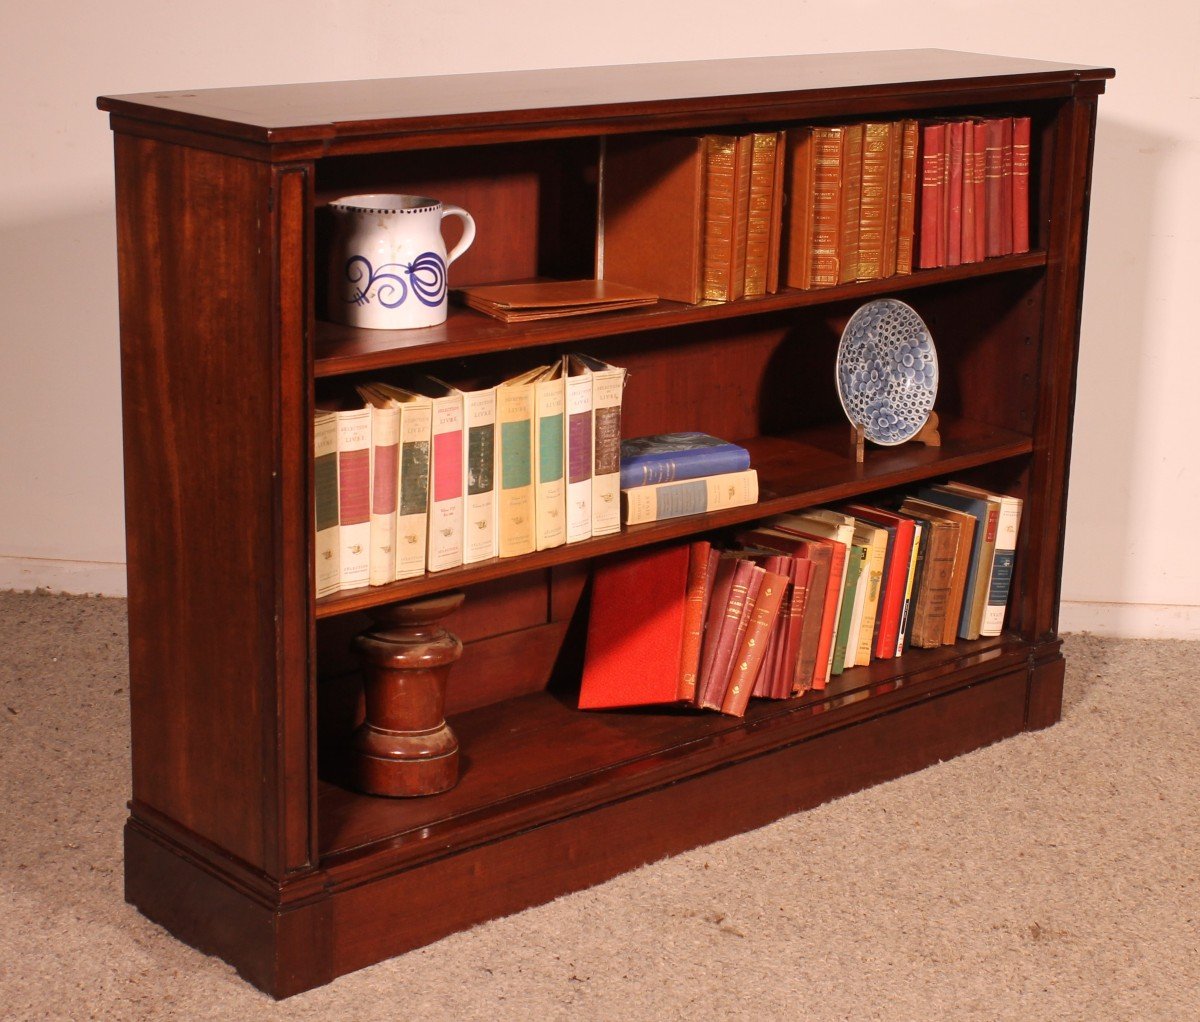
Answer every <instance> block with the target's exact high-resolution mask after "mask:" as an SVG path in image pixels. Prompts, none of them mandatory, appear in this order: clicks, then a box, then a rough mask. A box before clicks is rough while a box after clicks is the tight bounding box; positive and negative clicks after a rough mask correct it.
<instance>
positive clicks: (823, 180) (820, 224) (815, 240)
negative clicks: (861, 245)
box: [809, 126, 858, 287]
mask: <svg viewBox="0 0 1200 1022" xmlns="http://www.w3.org/2000/svg"><path fill="white" fill-rule="evenodd" d="M812 145H813V201H812V210H813V211H812V217H813V221H812V241H811V245H810V248H809V258H810V260H811V261H812V268H811V271H810V273H811V283H810V286H811V287H832V286H833V285H834V284H836V283H837V282H838V259H839V254H840V252H841V242H842V184H843V181H842V163H843V161H844V158H845V152H846V129H845V128H843V127H836V126H834V127H816V128H813V129H812ZM854 222H855V237H856V238H857V236H858V235H857V225H858V219H857V217H855V221H854Z"/></svg>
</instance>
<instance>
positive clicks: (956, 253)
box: [945, 121, 965, 266]
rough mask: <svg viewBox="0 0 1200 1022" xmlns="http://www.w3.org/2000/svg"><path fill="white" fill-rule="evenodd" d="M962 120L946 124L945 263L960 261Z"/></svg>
mask: <svg viewBox="0 0 1200 1022" xmlns="http://www.w3.org/2000/svg"><path fill="white" fill-rule="evenodd" d="M964 127H965V125H964V124H963V122H962V121H951V122H950V123H949V124H947V125H946V138H947V140H948V141H949V147H948V152H947V158H946V188H947V195H946V225H945V232H946V264H945V265H947V266H958V265H959V264H960V263H962V261H963V258H962V236H963V226H962V210H963V128H964Z"/></svg>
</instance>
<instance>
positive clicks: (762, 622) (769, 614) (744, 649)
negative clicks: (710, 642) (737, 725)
mask: <svg viewBox="0 0 1200 1022" xmlns="http://www.w3.org/2000/svg"><path fill="white" fill-rule="evenodd" d="M757 582H758V585H757V586H755V585H754V583H753V582H752V583H751V588H752V591H753V597H754V599H753V601H752V602H747V604H746V607H747V611H746V613H745V614H743V615H742V620H743V622H744V624H743V626H742V627H741V628H739V629H738V632H739V640H738V647H737V655H736V656H735V657H734V658H733V663H732V664H731V665H730V671H729V684H728V686H727V687H726V689H725V698H724V699H722V701H721V712H722V713H727V714H729V715H730V716H733V717H741V716H744V715H745V713H746V707H747V706H748V705H749V704H750V696H751V694H752V693H753V691H754V685H755V682H756V681H757V680H758V675H759V673H760V672H761V671H762V669H763V667H764V666H765V662H764V660H763V656H764V654H765V653H766V649H767V646H768V645H769V642H770V636H771V632H772V631H773V630H774V628H775V622H776V621H778V620H779V608H780V606H781V605H782V602H783V596H784V593H785V592H786V591H787V587H788V578H787V576H785V575H779V574H776V573H775V572H773V571H766V570H764V569H762V568H759V569H758V577H757Z"/></svg>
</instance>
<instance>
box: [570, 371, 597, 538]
mask: <svg viewBox="0 0 1200 1022" xmlns="http://www.w3.org/2000/svg"><path fill="white" fill-rule="evenodd" d="M566 380H567V409H566V414H567V455H566V471H567V542H568V543H578V542H579V541H580V540H584V539H591V537H592V436H593V429H594V424H593V422H592V380H591V377H590V376H589V375H588V374H587V373H581V374H579V375H577V376H568V377H567V378H566Z"/></svg>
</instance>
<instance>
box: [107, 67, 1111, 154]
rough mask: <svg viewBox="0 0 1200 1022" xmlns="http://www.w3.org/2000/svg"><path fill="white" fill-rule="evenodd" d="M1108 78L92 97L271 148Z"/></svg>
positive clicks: (654, 82) (912, 73)
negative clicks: (828, 97)
mask: <svg viewBox="0 0 1200 1022" xmlns="http://www.w3.org/2000/svg"><path fill="white" fill-rule="evenodd" d="M1113 74H1114V72H1113V70H1112V69H1111V68H1103V67H1092V66H1088V65H1081V64H1069V63H1068V64H1061V63H1055V62H1051V61H1044V60H1032V59H1026V58H1018V57H1000V56H992V55H989V54H981V53H964V52H959V51H954V50H934V49H928V50H884V51H873V52H871V51H868V52H861V53H830V54H810V55H802V56H787V57H749V58H740V59H734V60H707V61H679V62H675V63H666V64H626V65H617V66H607V67H581V68H563V69H557V70H542V71H502V72H493V73H486V74H463V75H441V76H433V77H424V78H381V79H367V80H362V81H345V82H318V83H308V84H295V85H263V86H245V87H240V88H223V89H204V90H195V91H183V92H161V93H139V94H132V95H124V96H101V97H99V99H98V100H97V105H98V106H99V107H100V109H102V110H107V111H110V112H111V113H113V114H114V115H117V116H123V117H129V118H134V119H136V120H139V121H148V122H157V123H161V124H166V125H173V126H175V127H182V128H187V129H191V130H196V131H202V132H205V133H208V134H213V135H218V136H225V137H228V138H234V139H242V140H245V141H250V142H259V143H269V144H279V143H297V142H317V141H322V140H330V139H338V138H347V137H354V136H361V135H376V136H377V135H380V134H388V135H401V134H406V133H416V132H429V131H441V132H445V131H470V130H472V129H475V130H478V129H486V128H492V129H495V128H496V127H497V126H513V127H517V126H526V127H528V126H532V125H536V124H539V123H548V122H559V123H561V122H572V121H574V122H603V121H605V119H611V118H614V117H631V116H633V117H652V116H654V115H655V114H656V113H664V112H666V111H668V110H670V111H671V112H678V111H680V110H690V111H693V112H695V113H706V114H711V115H712V116H714V117H718V118H719V117H720V116H721V115H722V114H727V115H728V116H729V117H730V119H731V120H734V119H737V117H738V116H739V115H741V116H745V114H746V112H747V111H749V110H750V109H751V108H757V109H759V110H763V109H765V108H769V107H771V106H780V107H783V106H786V104H787V103H788V101H792V102H794V101H795V100H797V99H802V98H805V97H809V98H811V97H813V96H815V95H823V94H827V93H837V94H842V95H844V94H845V93H846V92H847V91H849V92H859V93H864V94H876V95H887V94H889V93H897V92H905V93H913V92H917V93H920V92H930V93H944V92H945V89H944V88H942V89H938V88H937V86H938V84H939V83H943V84H944V85H945V84H948V83H953V88H954V90H956V91H967V90H971V89H977V90H978V89H984V90H986V89H989V88H995V87H997V86H1000V85H1007V86H1021V85H1029V86H1032V85H1039V84H1040V85H1046V84H1052V83H1058V84H1060V85H1065V86H1068V87H1069V86H1070V85H1071V84H1072V83H1075V82H1082V81H1090V82H1102V81H1103V79H1106V78H1111V77H1112V76H1113ZM654 126H655V125H653V124H648V125H647V127H654Z"/></svg>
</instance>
